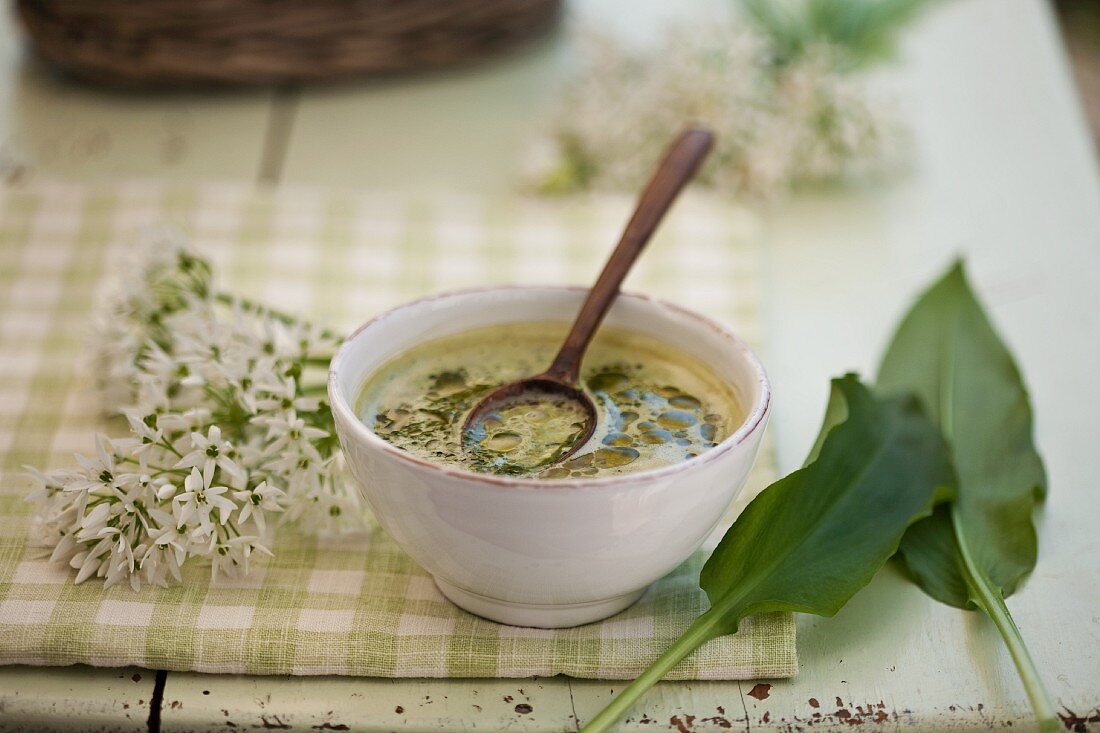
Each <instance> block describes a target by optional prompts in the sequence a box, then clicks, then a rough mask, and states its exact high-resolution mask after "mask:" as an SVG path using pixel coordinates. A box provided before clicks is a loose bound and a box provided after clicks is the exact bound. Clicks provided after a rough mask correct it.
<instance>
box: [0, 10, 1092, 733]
mask: <svg viewBox="0 0 1100 733" xmlns="http://www.w3.org/2000/svg"><path fill="white" fill-rule="evenodd" d="M726 10H727V4H726V3H725V2H724V0H701V1H700V2H693V3H675V4H674V3H669V2H667V1H666V0H646V1H645V2H632V3H630V4H629V7H628V8H627V6H625V5H624V4H622V3H616V2H612V1H611V0H600V1H599V2H583V1H578V2H575V3H573V5H572V12H573V14H574V15H575V16H581V17H582V18H584V19H587V20H597V21H598V22H600V23H601V24H603V25H604V26H605V27H607V28H610V29H613V30H615V31H616V32H619V33H622V34H625V35H627V36H629V37H631V38H635V39H638V40H639V41H641V42H644V40H645V39H646V38H648V37H652V35H653V33H654V30H655V29H656V28H658V27H660V25H661V24H662V23H663V22H665V21H666V20H668V19H669V18H682V17H696V18H698V17H700V16H704V17H705V16H708V15H713V14H716V13H717V14H721V13H722V12H725V11H726ZM574 56H575V53H574V50H573V49H572V48H570V46H569V44H568V43H567V42H566V41H564V40H560V39H559V40H558V41H555V42H551V43H547V44H544V45H542V46H540V47H538V48H535V49H533V50H531V51H529V52H527V53H524V54H521V55H520V56H517V57H514V58H512V59H508V60H506V61H504V62H501V63H499V64H496V65H492V66H486V67H481V68H477V69H471V70H467V71H462V72H460V73H455V74H447V75H437V76H431V77H426V78H418V79H414V80H410V81H403V82H396V81H391V82H386V83H383V84H378V85H374V86H367V87H360V88H357V89H339V90H326V91H311V92H307V93H296V92H282V93H252V94H248V95H219V96H213V97H204V96H194V95H189V96H181V97H179V96H178V97H169V98H146V97H127V96H121V97H119V96H110V95H103V94H99V93H96V92H93V91H88V90H84V89H80V88H77V87H73V86H69V85H66V84H64V83H62V82H59V81H57V80H56V79H53V78H52V77H50V76H49V75H48V74H45V73H44V72H43V71H42V70H41V69H39V68H38V67H36V66H35V65H34V64H28V63H26V62H25V61H24V60H23V53H22V51H21V49H20V44H19V43H18V42H17V41H16V37H15V32H14V31H13V29H12V28H11V24H10V22H9V23H5V24H0V174H3V175H21V176H33V175H63V176H67V177H74V178H80V179H102V178H113V177H123V176H125V177H133V176H150V177H172V178H179V179H189V180H197V179H209V178H220V179H253V180H261V181H267V182H271V183H276V184H277V183H280V182H296V183H319V184H333V185H352V186H368V187H369V186H384V187H389V188H393V187H408V188H415V187H425V186H431V187H452V188H453V187H462V188H463V189H466V190H471V189H473V190H476V189H480V190H504V189H506V188H507V187H508V186H509V185H511V182H512V181H513V180H514V179H515V175H516V172H517V170H518V169H519V167H520V156H521V151H522V149H523V144H524V139H525V135H526V134H528V132H529V131H530V130H531V129H532V128H533V126H534V125H535V124H537V121H538V118H539V115H540V113H541V111H542V110H543V109H544V108H545V104H546V103H547V101H548V99H549V97H550V94H551V91H550V90H551V87H552V85H553V83H554V82H555V81H557V80H558V79H560V78H562V77H563V76H564V75H565V73H566V71H567V69H568V68H569V66H570V64H572V63H574V61H575V58H574ZM883 82H884V84H885V85H887V86H890V87H893V88H895V89H897V90H899V92H900V93H901V94H902V96H903V98H904V99H905V101H906V106H907V108H908V109H909V111H910V113H911V114H910V116H911V119H912V124H913V128H914V133H915V140H914V144H915V156H914V158H915V166H914V168H915V169H914V171H913V172H912V173H911V174H910V175H908V176H907V177H905V178H904V179H903V180H901V181H899V182H897V183H895V184H892V185H889V186H875V187H867V188H866V189H864V190H846V191H834V192H818V193H813V194H803V195H800V196H798V197H797V198H795V199H794V200H793V201H791V202H789V203H787V204H784V205H782V206H780V207H778V208H776V209H775V210H773V211H770V212H767V214H766V215H765V216H764V224H765V228H766V231H767V236H768V239H769V242H768V245H769V246H768V263H767V268H766V271H767V277H766V281H765V282H764V283H763V284H762V287H763V291H764V292H765V293H766V302H765V312H766V322H765V325H766V327H767V328H766V333H767V337H768V354H769V362H770V366H769V368H770V371H771V374H772V377H773V379H774V383H775V388H776V395H777V402H776V414H775V418H774V420H773V422H772V426H771V430H772V431H773V433H774V435H775V437H776V442H777V444H778V448H779V457H780V466H781V467H782V468H784V469H790V468H792V467H794V466H796V465H798V464H799V463H800V461H801V459H802V456H803V454H804V452H805V450H806V448H807V446H808V445H809V444H810V442H811V440H812V438H813V435H814V433H815V431H816V427H817V426H816V423H817V421H818V419H819V415H820V410H821V407H822V405H823V403H824V399H825V395H826V378H827V377H828V376H829V375H832V374H837V373H840V372H842V371H843V370H845V369H849V368H857V369H863V370H865V371H868V372H869V371H870V370H871V369H872V368H873V365H874V364H875V362H876V360H877V358H878V354H879V351H880V349H881V348H882V345H883V342H884V340H885V338H886V337H887V331H888V330H889V328H890V325H891V324H892V323H893V322H894V321H895V319H896V318H897V316H898V315H899V313H900V311H901V309H902V308H903V307H904V305H905V303H906V302H907V300H908V298H909V297H910V296H911V294H912V293H913V292H914V291H915V289H916V288H918V287H919V285H920V284H921V283H923V282H925V281H927V279H928V278H930V277H931V276H933V274H934V273H936V272H938V271H939V270H940V269H941V267H942V266H943V265H944V264H945V262H946V261H947V260H948V259H949V258H950V257H951V256H953V254H954V253H956V252H965V253H966V254H967V256H968V258H969V260H970V263H971V269H972V272H973V275H974V278H975V280H976V281H977V284H978V285H979V287H980V288H981V290H982V292H983V293H984V295H985V296H986V299H987V300H988V302H989V304H990V306H991V309H992V311H993V314H994V317H995V318H996V320H997V321H998V323H999V325H1000V326H1001V328H1002V330H1003V331H1004V332H1005V335H1006V337H1007V338H1008V340H1009V341H1010V342H1011V344H1012V347H1013V348H1014V350H1015V351H1016V353H1017V355H1018V356H1019V359H1020V361H1021V362H1022V364H1023V367H1024V371H1025V373H1026V374H1027V376H1028V379H1029V382H1030V384H1031V387H1032V392H1033V395H1034V399H1035V403H1036V408H1037V416H1038V422H1037V430H1038V440H1039V442H1040V445H1041V447H1042V449H1043V452H1044V454H1045V456H1046V458H1047V465H1048V470H1049V473H1050V479H1051V498H1050V501H1049V503H1048V505H1047V508H1046V510H1045V512H1044V514H1043V516H1042V517H1041V520H1040V521H1041V549H1040V563H1039V567H1038V569H1037V570H1036V572H1035V574H1034V576H1033V577H1032V578H1031V579H1030V580H1029V582H1028V583H1027V584H1026V585H1025V587H1024V588H1023V590H1022V591H1021V592H1020V593H1019V594H1017V595H1016V596H1014V597H1013V598H1012V599H1011V600H1010V602H1009V605H1010V606H1011V608H1012V610H1013V612H1014V613H1015V615H1016V618H1017V621H1018V622H1019V624H1020V626H1021V627H1022V629H1023V633H1024V635H1025V636H1026V637H1027V639H1028V641H1029V643H1030V646H1031V650H1032V652H1033V654H1034V656H1035V658H1036V662H1037V663H1038V665H1039V668H1040V670H1042V671H1043V673H1044V677H1045V680H1046V682H1047V684H1048V686H1049V687H1050V691H1051V693H1052V694H1053V695H1054V697H1055V698H1056V700H1057V702H1058V703H1059V704H1060V705H1062V706H1064V707H1065V708H1066V710H1070V711H1073V713H1075V714H1076V715H1077V716H1081V717H1087V716H1089V715H1090V714H1098V715H1100V710H1098V709H1097V706H1098V705H1100V542H1098V540H1097V537H1100V534H1098V533H1097V529H1096V527H1097V522H1098V520H1100V490H1098V488H1097V487H1098V485H1100V451H1098V450H1097V448H1096V441H1097V438H1098V436H1100V380H1098V379H1097V366H1098V364H1100V307H1098V306H1100V181H1098V176H1097V166H1096V161H1095V157H1094V151H1093V150H1092V149H1091V147H1090V145H1091V144H1090V141H1089V140H1090V139H1089V135H1088V134H1087V133H1086V130H1085V127H1084V124H1083V121H1082V117H1081V115H1080V112H1079V109H1078V104H1077V101H1076V98H1075V96H1074V93H1073V89H1072V86H1071V83H1070V77H1069V73H1068V70H1067V68H1066V64H1065V60H1064V55H1063V51H1062V48H1061V45H1060V42H1059V40H1058V37H1057V34H1056V30H1055V27H1054V25H1053V20H1052V17H1051V16H1050V14H1049V12H1048V10H1047V8H1046V6H1045V5H1044V4H1043V3H1042V2H1040V0H952V2H948V3H944V4H943V5H942V6H941V7H940V8H939V9H937V10H936V11H935V12H933V13H932V14H930V15H929V16H928V17H927V18H926V19H924V20H923V21H921V22H920V23H919V25H918V26H916V27H915V28H914V30H913V32H912V33H911V34H910V36H909V37H907V39H906V42H905V44H904V55H903V63H902V64H901V65H900V66H899V68H898V69H897V70H896V71H895V72H891V73H890V74H889V75H888V76H887V77H886V78H884V79H883ZM799 634H800V636H799V652H800V656H801V660H802V670H803V671H802V673H801V675H800V676H799V677H798V678H797V679H795V680H792V681H787V682H777V683H775V684H774V685H773V686H772V688H771V690H770V696H769V697H768V698H767V699H764V700H757V699H755V698H753V697H750V696H748V694H747V693H748V692H749V690H750V688H751V687H752V685H751V684H736V683H689V684H683V683H680V684H672V683H669V684H663V685H661V686H659V687H658V688H657V689H656V690H655V691H654V692H653V693H652V694H651V695H649V696H648V697H647V698H646V699H645V700H644V701H643V702H641V703H640V704H639V705H638V706H637V707H636V708H635V710H633V711H632V713H631V715H630V719H629V722H627V723H625V724H624V725H623V726H622V728H623V730H655V729H656V730H661V729H674V730H675V729H678V728H679V729H681V730H687V729H697V730H704V729H715V730H719V729H724V728H725V727H727V726H730V727H732V728H734V729H746V730H748V729H752V730H800V729H803V728H808V727H812V728H813V729H815V730H817V729H825V730H829V729H844V728H848V727H849V726H850V724H851V723H852V722H853V717H850V716H857V715H859V711H860V710H861V709H862V710H868V709H869V707H868V706H871V707H873V709H874V711H875V712H877V710H878V709H879V708H878V706H879V705H880V704H881V705H882V706H883V709H884V710H885V711H886V712H887V713H888V716H887V719H886V721H885V722H884V723H882V724H876V723H874V722H864V723H863V726H862V727H880V725H881V727H884V728H888V729H898V730H900V729H905V730H922V729H923V730H945V729H969V728H998V729H1000V728H1004V727H1008V726H1012V727H1013V728H1023V729H1025V730H1026V729H1028V728H1029V723H1028V720H1029V709H1028V707H1027V704H1026V701H1025V700H1024V698H1023V691H1022V688H1021V686H1020V684H1019V682H1018V680H1017V678H1016V675H1015V673H1014V672H1013V670H1012V668H1011V664H1010V661H1009V659H1008V655H1007V653H1006V652H1005V650H1004V649H1003V648H1002V647H1001V646H1000V644H999V642H998V639H997V637H996V635H995V633H994V631H993V629H992V627H991V626H990V625H989V624H988V623H986V622H984V621H983V619H981V618H979V617H977V616H974V615H964V614H962V613H959V612H957V611H954V610H951V609H947V608H945V607H943V606H939V605H936V604H935V603H933V602H931V601H929V600H928V599H927V598H925V597H924V596H923V595H922V594H921V593H920V592H919V591H918V590H917V589H916V588H914V587H912V586H910V585H908V584H907V583H905V582H904V581H903V580H902V579H901V578H900V577H898V575H897V574H896V573H895V572H894V571H892V570H887V571H884V572H882V573H880V574H879V576H878V577H877V578H876V579H875V581H874V582H873V583H872V585H871V587H869V588H868V589H867V590H866V591H864V592H862V593H860V594H859V595H857V596H856V598H855V599H854V600H853V601H852V602H851V603H850V604H849V605H848V606H847V607H846V608H845V609H844V610H843V611H842V612H841V613H840V614H839V615H838V616H837V617H836V618H835V619H830V620H822V619H817V618H812V617H802V618H800V619H799ZM615 689H616V686H615V685H614V684H609V683H606V682H592V681H579V680H569V679H564V678H554V679H538V680H496V681H484V680H479V681H464V680H463V681H431V680H425V681H396V680H379V679H350V678H328V679H300V678H298V679H272V678H248V677H229V676H204V675H198V674H179V673H172V674H169V675H164V674H160V675H158V674H157V673H155V672H151V671H147V670H133V669H127V670H97V669H88V668H57V669H29V668H3V669H0V728H3V729H11V730H44V729H70V730H75V729H81V730H83V729H96V730H131V729H146V728H149V727H152V726H151V725H150V723H151V722H155V725H156V726H159V728H160V729H161V730H179V731H185V730H240V729H254V728H259V729H264V728H275V729H289V730H345V729H348V730H368V731H375V730H377V731H419V730H450V729H454V730H474V729H482V730H500V729H505V728H507V729H510V730H519V731H569V730H575V728H576V726H577V720H578V719H580V720H582V721H583V720H585V719H587V718H589V717H590V716H591V715H592V714H593V713H594V712H595V711H596V710H597V709H599V707H600V706H601V705H602V704H603V703H604V702H606V701H607V700H608V699H609V697H610V696H611V694H612V692H613V690H615ZM811 698H812V699H813V700H814V701H815V702H816V703H817V705H818V707H814V706H813V704H812V703H811ZM521 702H522V703H526V704H529V705H530V706H531V708H532V711H531V712H530V713H528V714H521V713H517V712H516V709H515V706H516V704H518V703H521ZM398 707H400V708H402V710H403V712H400V713H398V712H397V708H398ZM815 714H820V716H821V717H814V716H815ZM872 715H873V713H872ZM868 717H870V716H863V719H866V718H868ZM1091 725H1092V727H1093V728H1095V729H1098V730H1100V723H1092V724H1091ZM343 726H347V727H346V728H344V727H343ZM1067 727H1072V726H1070V725H1067Z"/></svg>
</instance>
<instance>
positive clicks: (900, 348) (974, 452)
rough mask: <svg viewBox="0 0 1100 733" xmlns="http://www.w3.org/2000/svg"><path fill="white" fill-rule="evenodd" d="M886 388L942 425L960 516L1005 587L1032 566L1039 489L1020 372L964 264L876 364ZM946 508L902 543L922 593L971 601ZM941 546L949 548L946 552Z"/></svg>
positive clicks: (923, 303) (928, 296)
mask: <svg viewBox="0 0 1100 733" xmlns="http://www.w3.org/2000/svg"><path fill="white" fill-rule="evenodd" d="M878 386H879V388H880V389H881V390H882V391H883V392H884V393H892V392H897V393H901V392H912V393H914V394H916V395H917V397H918V398H919V399H920V400H921V401H922V402H923V404H924V406H925V409H926V410H927V412H928V415H929V417H930V418H931V419H932V420H933V421H934V422H935V423H936V424H937V425H939V426H940V429H941V430H942V431H943V436H944V439H945V440H946V441H947V444H948V446H949V447H950V448H951V453H952V458H953V461H954V465H955V471H956V473H957V475H958V500H957V502H956V505H955V507H954V509H953V511H955V512H957V513H958V515H959V520H960V522H961V524H962V527H963V531H964V532H965V534H966V538H967V542H968V544H969V545H970V549H971V552H972V553H973V554H974V559H975V561H976V562H977V564H978V566H979V568H980V569H981V570H982V571H983V574H984V575H985V576H986V577H987V578H988V579H989V580H990V581H991V582H992V583H993V584H994V585H995V586H997V587H998V588H1000V589H1001V590H1002V591H1003V592H1004V595H1005V596H1008V595H1011V593H1012V592H1013V591H1014V590H1015V589H1016V586H1017V584H1018V583H1019V582H1020V580H1021V579H1022V578H1023V576H1024V575H1026V574H1027V573H1028V572H1030V571H1031V569H1032V568H1034V567H1035V559H1036V553H1037V542H1036V536H1035V528H1034V526H1033V525H1032V523H1031V515H1032V512H1033V510H1034V508H1035V503H1036V502H1037V501H1040V500H1041V499H1042V498H1043V496H1044V494H1045V492H1046V476H1045V475H1044V472H1043V463H1042V460H1041V459H1040V457H1039V453H1038V451H1037V450H1036V449H1035V445H1034V443H1032V437H1031V433H1032V427H1031V407H1030V405H1029V403H1028V394H1027V390H1026V389H1025V388H1024V384H1023V380H1022V378H1021V377H1020V371H1019V369H1018V368H1017V366H1016V363H1015V361H1013V359H1012V355H1011V354H1010V353H1009V351H1008V349H1007V348H1006V347H1005V345H1004V343H1003V342H1002V341H1001V339H1000V338H999V337H998V336H997V333H996V332H995V331H994V330H993V326H992V325H991V324H990V322H989V319H988V318H987V317H986V315H985V312H984V311H983V310H982V307H981V305H980V304H979V303H978V301H977V299H976V298H975V297H974V293H973V291H972V290H971V289H970V285H969V284H968V283H967V280H966V274H965V272H964V271H963V267H962V264H961V263H957V264H956V265H955V266H954V267H952V268H951V270H950V271H949V272H948V273H947V274H946V275H945V276H944V277H943V278H942V279H941V280H940V281H939V282H937V283H936V284H935V285H934V286H932V288H930V289H929V290H928V291H927V292H925V294H924V295H922V296H921V298H920V299H919V300H918V302H917V304H916V305H915V306H913V309H912V310H911V311H910V312H909V314H908V315H907V316H906V317H905V319H904V320H903V321H902V323H901V325H900V326H899V328H898V331H897V334H896V335H895V336H894V339H893V341H892V342H891V344H890V346H889V348H888V349H887V352H886V355H885V357H884V358H883V361H882V367H881V368H880V371H879V378H878ZM953 535H954V531H953V529H952V527H951V521H950V518H949V517H948V514H947V512H940V513H937V514H936V515H935V516H933V517H931V518H929V519H927V520H925V521H924V522H922V523H921V525H920V526H917V527H914V528H913V529H912V530H911V531H910V533H909V534H908V535H907V536H906V538H905V540H904V541H903V542H902V547H901V552H902V556H903V558H904V559H905V562H906V564H907V565H908V567H909V569H910V571H911V572H912V573H913V574H914V576H916V578H917V579H918V582H919V583H920V584H921V585H922V586H923V587H924V588H925V590H927V591H928V593H929V594H930V595H931V596H932V597H934V598H936V599H937V600H940V601H942V602H944V603H948V604H950V605H953V606H958V607H966V606H967V605H968V603H969V602H970V600H971V599H970V594H969V593H968V592H960V590H961V589H963V588H965V583H963V582H962V575H961V571H960V569H959V567H958V563H956V562H947V561H946V560H948V559H951V558H954V557H957V555H958V552H957V548H953V549H952V548H951V545H952V542H953V541H954V539H953ZM945 548H948V549H951V552H947V551H946V549H945Z"/></svg>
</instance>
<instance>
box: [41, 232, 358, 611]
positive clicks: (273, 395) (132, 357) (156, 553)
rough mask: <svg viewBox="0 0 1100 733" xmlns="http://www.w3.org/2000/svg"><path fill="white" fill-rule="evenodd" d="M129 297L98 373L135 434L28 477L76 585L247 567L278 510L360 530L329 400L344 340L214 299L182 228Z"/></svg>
mask: <svg viewBox="0 0 1100 733" xmlns="http://www.w3.org/2000/svg"><path fill="white" fill-rule="evenodd" d="M116 293H117V295H116V296H115V297H114V298H113V300H112V301H111V302H110V303H109V307H108V310H107V312H106V314H105V318H103V322H102V325H101V327H100V328H99V332H98V335H97V338H96V342H95V353H94V359H93V366H94V369H95V371H96V377H97V381H98V382H99V384H100V387H101V390H102V396H103V401H104V405H105V407H106V409H107V410H108V411H110V412H115V413H121V414H122V415H124V416H125V417H126V420H127V422H128V423H129V428H130V434H129V435H128V436H127V437H124V438H106V437H100V438H99V440H98V450H97V452H96V455H95V456H92V457H85V456H77V461H78V463H79V468H76V469H74V470H61V471H51V472H47V473H43V472H40V471H37V470H34V469H30V470H31V471H32V473H33V474H34V475H35V476H37V477H38V479H39V480H40V483H41V488H40V489H39V490H38V491H36V492H35V494H34V495H33V496H32V498H33V499H34V500H36V501H38V502H40V506H41V512H40V513H39V516H38V520H39V521H38V522H37V528H38V530H39V534H40V539H41V540H42V541H43V542H44V543H45V544H47V546H51V547H53V554H52V558H53V559H54V560H55V561H64V562H67V563H68V564H69V565H71V566H72V567H73V568H76V569H77V571H78V572H77V576H76V582H78V583H79V582H82V581H83V580H85V579H87V578H91V577H100V578H104V579H105V580H106V584H107V585H108V586H110V585H114V584H116V583H122V582H128V583H129V584H130V585H131V586H132V587H133V588H134V589H135V590H136V589H138V588H139V587H140V586H141V584H142V583H150V584H154V585H166V584H167V582H168V579H169V577H171V578H174V579H176V580H177V581H178V580H179V579H180V566H181V565H183V563H184V562H185V561H186V560H187V559H188V558H191V557H199V558H206V559H208V560H209V561H210V562H211V569H212V573H213V574H214V576H215V577H216V576H217V575H218V573H220V572H221V573H226V574H237V573H240V572H247V570H248V563H249V558H250V557H251V556H252V555H253V554H255V553H262V554H270V551H269V550H268V548H267V545H268V544H269V542H270V538H271V532H272V526H271V523H270V521H269V516H270V515H272V514H280V515H282V517H283V518H284V519H288V520H299V521H301V522H302V523H303V524H305V525H306V527H307V528H310V529H315V530H317V529H321V528H328V527H332V525H333V524H337V523H343V522H345V521H350V522H355V521H357V517H358V511H357V508H358V503H357V500H356V495H355V493H354V491H353V490H350V489H349V487H348V485H347V482H346V481H345V480H344V475H343V459H342V457H341V454H340V451H339V445H338V442H337V440H336V437H335V431H334V429H333V424H332V416H331V413H330V412H329V410H328V407H327V405H326V404H325V403H324V376H325V375H324V369H325V367H326V366H327V364H328V361H329V359H330V358H331V356H332V353H333V352H334V350H335V348H336V346H337V345H338V340H337V339H336V337H335V336H333V335H332V334H331V333H328V332H327V331H324V330H322V329H319V328H316V327H314V326H312V325H310V324H308V323H305V322H303V321H300V320H298V319H295V318H292V317H290V316H287V315H284V314H281V313H277V312H275V311H272V310H270V309H267V308H265V307H262V306H259V305H256V304H253V303H250V302H248V301H244V300H240V299H236V298H233V297H231V296H225V295H220V294H217V293H215V292H214V290H213V277H212V270H211V266H210V264H209V263H208V262H207V261H206V260H204V259H202V258H201V257H198V256H197V255H196V254H195V253H194V252H193V251H192V250H191V249H189V248H188V246H187V245H186V243H184V242H183V241H181V240H180V239H178V238H177V237H174V236H173V235H170V234H166V235H162V236H158V237H157V238H156V241H154V243H153V247H151V250H150V254H149V256H148V257H147V258H145V259H144V260H143V262H142V264H141V266H140V268H139V270H138V271H137V272H136V273H134V275H133V277H132V279H131V280H130V281H128V282H126V283H124V284H123V285H122V286H121V287H120V288H118V289H117V290H116ZM120 406H121V407H120Z"/></svg>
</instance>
